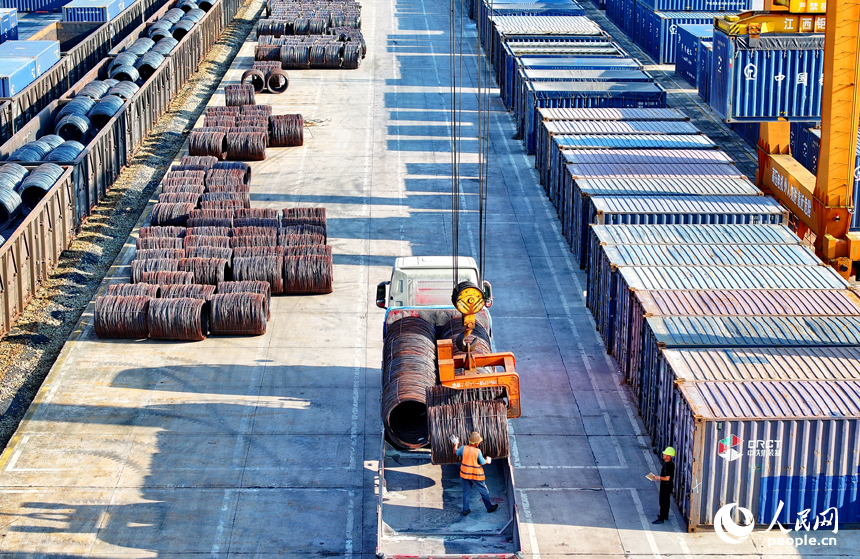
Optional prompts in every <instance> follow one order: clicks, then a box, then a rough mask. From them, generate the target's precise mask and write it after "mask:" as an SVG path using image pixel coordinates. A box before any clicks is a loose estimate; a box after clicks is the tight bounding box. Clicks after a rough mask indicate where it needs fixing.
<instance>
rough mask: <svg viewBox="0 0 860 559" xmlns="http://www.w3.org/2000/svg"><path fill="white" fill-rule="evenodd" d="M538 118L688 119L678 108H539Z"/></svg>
mask: <svg viewBox="0 0 860 559" xmlns="http://www.w3.org/2000/svg"><path fill="white" fill-rule="evenodd" d="M538 113H539V114H540V120H541V121H546V120H625V121H631V120H650V121H657V120H667V121H668V120H676V121H689V120H690V117H689V116H687V115H685V114H684V113H682V112H681V111H679V110H678V109H670V108H664V109H571V108H567V109H565V108H550V107H546V108H540V109H538Z"/></svg>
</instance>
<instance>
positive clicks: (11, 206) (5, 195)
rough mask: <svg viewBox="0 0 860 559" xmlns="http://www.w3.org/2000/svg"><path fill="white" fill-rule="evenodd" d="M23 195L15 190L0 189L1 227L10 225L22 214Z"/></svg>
mask: <svg viewBox="0 0 860 559" xmlns="http://www.w3.org/2000/svg"><path fill="white" fill-rule="evenodd" d="M21 206H22V203H21V196H20V195H19V194H18V193H17V192H15V191H14V190H11V189H8V188H4V189H2V190H0V229H5V228H7V227H9V224H11V223H12V220H14V219H15V218H16V217H18V216H19V215H20V214H21Z"/></svg>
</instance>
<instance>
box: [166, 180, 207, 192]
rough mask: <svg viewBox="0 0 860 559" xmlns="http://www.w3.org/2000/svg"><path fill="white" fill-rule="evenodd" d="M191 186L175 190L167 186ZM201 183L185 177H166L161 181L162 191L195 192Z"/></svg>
mask: <svg viewBox="0 0 860 559" xmlns="http://www.w3.org/2000/svg"><path fill="white" fill-rule="evenodd" d="M186 186H187V187H191V188H183V189H177V190H169V189H168V187H186ZM201 186H202V185H201V184H199V183H196V182H194V181H190V180H187V179H167V180H162V181H161V191H162V192H197V191H198V189H199V188H200V187H201Z"/></svg>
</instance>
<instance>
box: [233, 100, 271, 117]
mask: <svg viewBox="0 0 860 559" xmlns="http://www.w3.org/2000/svg"><path fill="white" fill-rule="evenodd" d="M257 113H261V114H263V115H265V116H269V115H270V114H272V106H271V105H255V104H254V103H247V104H243V105H240V106H239V115H238V116H239V117H241V116H243V115H244V116H247V115H256V114H257Z"/></svg>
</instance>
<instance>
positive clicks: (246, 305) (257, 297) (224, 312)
mask: <svg viewBox="0 0 860 559" xmlns="http://www.w3.org/2000/svg"><path fill="white" fill-rule="evenodd" d="M209 312H210V315H209V324H210V326H209V328H210V330H211V331H212V333H213V334H221V335H240V336H260V335H263V334H265V333H266V317H267V316H268V307H267V305H266V296H265V295H262V294H259V293H223V294H216V295H214V296H213V297H212V300H211V301H210V303H209Z"/></svg>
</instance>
